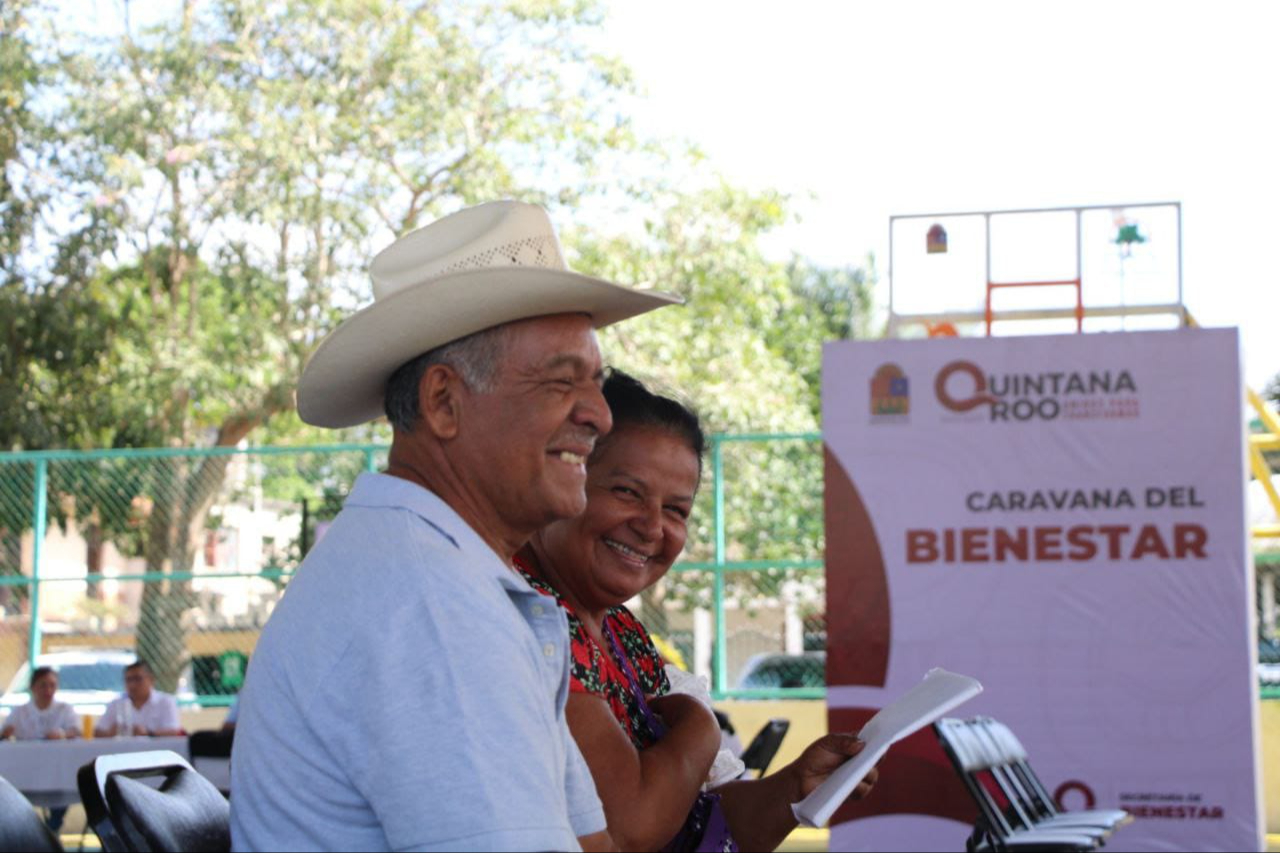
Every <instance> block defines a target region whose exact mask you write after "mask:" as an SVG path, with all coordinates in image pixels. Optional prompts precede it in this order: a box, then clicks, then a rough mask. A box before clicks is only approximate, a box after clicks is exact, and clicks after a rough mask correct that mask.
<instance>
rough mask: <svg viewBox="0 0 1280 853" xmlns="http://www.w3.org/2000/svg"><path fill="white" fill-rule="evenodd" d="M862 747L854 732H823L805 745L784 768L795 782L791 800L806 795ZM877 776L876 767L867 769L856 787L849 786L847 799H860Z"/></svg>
mask: <svg viewBox="0 0 1280 853" xmlns="http://www.w3.org/2000/svg"><path fill="white" fill-rule="evenodd" d="M864 747H866V744H865V743H863V742H862V741H860V740H858V737H857V735H851V734H831V735H826V736H824V737H820V738H818V739H817V740H815V741H814V742H813V743H811V744H809V746H808V747H807V748H806V749H805V751H804V752H802V753H800V757H799V758H797V759H796V760H795V761H793V762H792V763H791V764H790V766H788V767H787V770H788V771H789V772H790V773H791V774H792V777H793V782H794V785H795V799H793V800H792V802H796V803H798V802H800V801H801V800H802V799H804V798H805V797H807V796H809V794H810V793H812V792H813V789H814V788H817V787H818V786H819V785H821V784H822V783H823V782H825V781H826V780H827V777H828V776H830V775H831V774H832V773H834V772H835V771H836V768H838V767H839V766H840V765H842V764H844V763H845V762H846V761H848V760H849V759H850V758H852V757H853V756H855V755H857V754H858V753H860V752H862V750H863V748H864ZM879 778H880V768H878V767H873V768H871V771H870V772H869V773H867V775H866V777H865V778H864V779H863V780H862V781H861V782H859V783H858V787H856V788H854V789H853V793H852V794H850V795H849V799H851V800H861V799H862V798H863V797H865V796H867V794H869V793H871V789H872V788H873V787H875V784H876V780H877V779H879Z"/></svg>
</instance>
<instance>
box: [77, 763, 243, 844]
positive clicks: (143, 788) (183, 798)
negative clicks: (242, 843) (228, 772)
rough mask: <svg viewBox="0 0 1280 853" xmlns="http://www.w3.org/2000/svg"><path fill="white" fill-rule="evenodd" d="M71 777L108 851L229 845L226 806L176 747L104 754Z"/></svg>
mask: <svg viewBox="0 0 1280 853" xmlns="http://www.w3.org/2000/svg"><path fill="white" fill-rule="evenodd" d="M144 779H151V780H152V781H159V783H160V784H159V786H158V787H156V786H153V785H149V784H147V782H145V781H143V780H144ZM76 783H77V785H78V786H79V788H80V799H81V801H82V802H83V803H84V810H85V816H86V818H87V819H88V821H89V825H90V826H92V827H93V831H94V832H96V833H97V835H98V839H99V840H100V841H101V842H102V849H103V850H105V851H108V853H116V851H119V853H161V851H164V853H170V851H173V853H176V851H191V853H223V851H228V850H230V849H231V806H230V805H229V804H228V803H227V801H226V800H225V799H224V798H223V796H222V794H221V793H219V792H218V789H217V788H216V787H214V785H213V783H211V782H210V781H209V780H208V779H205V778H204V777H203V776H201V775H200V774H199V773H197V772H196V771H195V770H193V769H192V768H191V765H190V764H188V763H187V762H186V760H184V759H183V758H182V756H180V755H178V754H177V753H176V752H169V751H167V750H165V751H156V752H134V753H125V754H123V755H104V756H101V757H99V758H97V759H94V761H93V762H91V763H89V764H86V765H84V766H83V767H81V768H80V772H79V773H77V774H76Z"/></svg>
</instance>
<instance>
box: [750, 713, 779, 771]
mask: <svg viewBox="0 0 1280 853" xmlns="http://www.w3.org/2000/svg"><path fill="white" fill-rule="evenodd" d="M789 728H791V721H790V720H785V719H782V718H781V717H775V718H774V719H772V720H770V721H769V722H767V723H765V725H764V728H762V729H761V730H760V731H759V733H758V734H757V735H756V736H755V737H754V738H752V739H751V743H750V744H748V745H747V748H746V749H744V750H743V751H742V755H741V758H742V763H743V764H745V765H747V769H748V770H754V771H756V772H757V773H758V774H759V775H761V776H763V775H764V772H765V770H767V769H768V768H769V762H771V761H773V757H774V756H775V755H777V754H778V748H779V747H780V746H782V739H783V738H785V737H786V736H787V730H788V729H789Z"/></svg>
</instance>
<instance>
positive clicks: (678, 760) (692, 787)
mask: <svg viewBox="0 0 1280 853" xmlns="http://www.w3.org/2000/svg"><path fill="white" fill-rule="evenodd" d="M603 390H604V398H605V400H606V402H608V404H609V408H610V410H611V412H612V417H613V431H612V432H611V433H610V434H609V435H608V436H607V437H605V438H604V439H602V440H601V441H600V443H599V444H598V445H597V447H596V449H595V452H594V453H592V454H591V456H590V459H589V460H588V463H587V471H586V477H587V488H586V493H587V507H586V510H585V511H584V512H583V513H582V514H581V515H578V516H576V517H574V518H570V519H567V520H564V521H558V522H555V523H553V524H550V525H548V526H547V527H544V528H543V529H542V530H540V531H538V532H537V533H536V534H534V536H533V538H532V539H531V540H530V543H529V545H528V547H526V548H525V549H524V550H522V551H521V552H520V554H519V555H518V557H517V560H516V563H517V566H518V567H519V568H520V569H521V570H522V571H523V572H524V574H525V576H526V578H527V579H528V580H529V582H530V583H531V584H532V585H533V586H534V587H535V588H536V589H538V590H540V591H541V592H543V593H545V594H546V595H549V596H553V597H555V599H556V601H557V602H558V603H559V604H560V606H561V607H562V608H563V609H564V610H565V611H566V613H567V615H568V619H569V632H570V638H571V650H572V661H571V682H570V691H571V693H570V697H569V701H568V706H567V708H566V717H567V718H568V721H569V729H570V731H571V732H572V734H573V737H574V739H575V740H576V741H577V743H578V746H579V748H580V749H581V751H582V755H583V757H584V758H585V759H586V761H587V765H588V767H590V769H591V773H592V776H593V777H594V780H595V783H596V789H597V792H598V793H599V795H600V799H601V802H602V803H603V804H604V809H605V816H606V817H607V819H608V823H609V833H610V835H611V836H612V837H613V840H614V842H615V843H616V844H617V845H618V846H619V847H620V848H621V849H623V850H658V849H666V850H733V849H737V846H736V845H737V844H738V843H741V845H742V846H743V847H744V848H745V849H750V850H771V849H773V848H774V847H776V846H777V845H778V844H779V843H780V842H781V841H782V839H783V838H784V837H785V836H786V834H787V833H788V832H789V831H790V830H791V829H792V828H794V827H795V817H794V815H793V814H792V812H791V809H790V807H789V806H790V804H791V803H793V802H796V801H798V800H800V799H801V798H802V797H803V796H804V795H805V794H806V793H808V792H809V791H810V790H812V789H813V788H814V787H816V786H817V784H818V783H819V782H821V781H822V780H823V779H825V778H826V777H827V776H828V775H830V773H831V772H832V771H833V770H834V769H835V768H836V767H838V766H839V765H840V764H841V763H843V762H844V760H845V759H846V758H847V757H848V756H850V755H854V754H856V753H857V752H859V751H860V750H861V748H862V744H861V743H860V742H859V741H857V740H856V739H855V738H854V737H853V736H851V735H828V736H827V737H825V738H822V739H820V740H819V741H816V742H815V743H814V744H812V745H810V746H809V748H808V749H807V750H805V752H804V753H803V754H802V756H801V757H800V759H799V760H797V761H796V762H794V763H793V764H791V765H789V766H788V767H787V768H785V769H784V770H782V771H781V772H779V773H777V774H775V775H773V776H770V777H768V778H766V779H761V780H749V781H744V780H736V779H735V778H734V777H735V776H736V774H737V773H738V772H740V771H741V764H738V765H737V768H736V769H731V770H729V771H728V772H727V773H725V772H722V771H720V770H719V769H718V768H720V767H723V766H726V765H731V764H732V763H733V762H732V760H730V761H727V762H726V761H717V757H718V753H719V751H720V730H719V725H718V724H717V723H716V721H715V718H714V717H713V716H712V714H711V709H710V707H709V706H708V705H704V704H702V701H701V700H699V699H698V698H696V697H694V696H692V695H689V694H686V693H682V692H679V691H678V690H673V688H672V684H671V681H670V679H669V678H668V675H667V671H666V668H665V666H664V661H663V660H662V657H661V655H659V654H658V651H657V649H656V648H654V645H653V641H652V639H651V638H650V637H649V634H648V632H647V631H646V630H645V627H644V625H643V624H641V623H640V621H639V620H638V619H636V617H635V616H634V615H632V613H631V612H630V611H629V610H628V609H627V608H626V606H625V605H624V603H623V602H625V601H627V600H628V599H630V598H633V597H634V596H636V595H639V594H640V593H641V592H642V591H644V590H645V589H648V588H649V587H651V586H653V585H654V584H655V583H657V582H658V581H659V580H661V579H662V577H663V575H665V574H666V573H667V571H668V570H669V569H670V568H671V565H672V563H673V562H674V561H675V560H676V558H677V557H679V556H680V553H681V551H683V550H684V545H685V539H686V537H687V535H688V529H687V525H688V520H689V514H690V512H691V511H692V509H693V504H694V498H695V497H696V495H697V491H698V485H699V482H700V480H701V476H702V453H703V449H704V445H705V439H704V436H703V432H702V428H701V426H700V425H699V423H698V417H697V415H695V414H694V413H693V412H692V411H690V410H689V409H688V408H686V407H685V406H683V405H681V404H680V403H678V402H676V401H675V400H671V399H668V398H664V397H660V396H657V395H655V394H653V393H651V392H650V391H648V390H647V389H646V388H645V387H644V386H643V385H641V384H640V383H639V382H637V381H636V380H634V379H632V378H631V377H629V376H627V375H626V374H623V373H621V372H618V371H614V372H613V373H612V374H611V375H610V376H609V378H608V379H607V380H606V381H605V383H604V389H603ZM713 766H714V767H715V768H717V769H715V770H713ZM869 778H870V779H871V780H872V782H873V781H874V777H869ZM870 786H871V784H870V783H864V786H863V788H862V789H860V790H859V791H858V792H857V795H858V796H862V795H865V794H866V793H867V791H868V790H869V789H870ZM710 788H714V790H704V789H710ZM664 845H665V846H664Z"/></svg>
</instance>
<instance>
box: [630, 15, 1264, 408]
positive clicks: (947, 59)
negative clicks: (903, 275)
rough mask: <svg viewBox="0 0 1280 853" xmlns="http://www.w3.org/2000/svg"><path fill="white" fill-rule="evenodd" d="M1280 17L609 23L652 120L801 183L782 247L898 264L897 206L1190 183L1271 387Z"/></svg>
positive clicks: (1188, 242)
mask: <svg viewBox="0 0 1280 853" xmlns="http://www.w3.org/2000/svg"><path fill="white" fill-rule="evenodd" d="M1277 24H1280V5H1277V4H1275V3H1261V2H1259V3H1239V2H1215V3H1211V4H1210V3H1196V4H1178V3H1173V2H1165V3H1159V4H1156V3H1139V2H1126V3H1116V2H1107V3H1101V2H1080V0H1074V2H1071V3H1066V2H1059V3H1053V4H1049V3H1028V2H964V3H956V2H941V3H923V2H903V0H891V1H890V0H860V1H859V2H856V3H852V2H850V3H831V2H819V0H786V2H771V3H763V2H745V0H733V2H729V0H644V2H636V1H635V0H611V16H610V20H609V23H608V25H607V27H608V44H609V45H610V46H611V47H612V49H613V50H614V51H616V52H617V53H619V54H620V55H621V56H622V57H623V58H624V59H625V60H627V61H628V63H629V64H630V65H631V66H632V68H633V69H634V70H635V72H636V75H637V78H638V80H639V82H640V84H641V85H642V86H643V87H644V88H645V90H646V93H647V97H646V101H645V104H644V108H643V114H642V115H643V121H644V123H645V125H646V126H647V127H648V128H649V129H651V130H653V131H655V132H658V133H661V134H663V135H677V136H682V137H686V138H688V139H690V140H693V141H694V142H697V143H698V144H699V145H701V146H702V148H703V149H704V150H705V151H706V152H707V153H708V154H709V155H710V160H711V166H712V167H713V168H716V169H719V170H720V171H722V172H723V173H724V174H726V175H727V176H728V177H729V178H731V179H732V180H734V181H735V182H738V183H743V184H746V185H749V186H773V187H777V188H779V189H783V190H786V191H788V192H791V193H794V194H795V195H796V198H797V201H798V202H799V204H798V209H799V211H800V213H801V216H802V221H801V222H800V223H799V224H797V225H795V226H793V227H790V228H788V229H787V230H786V232H785V233H784V234H782V235H780V239H779V240H778V242H777V244H776V246H775V248H776V249H777V250H778V251H780V252H790V251H792V250H795V251H799V252H801V253H803V254H806V255H809V256H811V257H813V258H815V259H816V260H818V261H820V262H823V263H826V264H856V263H860V262H861V261H862V259H863V258H864V257H865V255H866V253H867V252H868V251H874V252H875V253H876V255H877V258H878V259H879V261H880V263H879V265H880V268H881V273H882V275H883V273H884V268H885V266H886V264H885V259H886V258H887V246H886V243H887V234H888V217H889V216H890V214H905V213H929V212H934V211H950V210H988V209H1004V208H1027V207H1059V206H1070V205H1093V204H1101V205H1111V204H1115V203H1124V202H1128V203H1134V202H1146V201H1181V202H1182V204H1183V259H1184V287H1185V291H1184V294H1185V301H1186V304H1187V305H1188V307H1189V308H1190V309H1191V311H1192V313H1193V314H1195V315H1196V316H1197V318H1198V319H1199V320H1200V322H1201V323H1202V324H1204V325H1210V326H1217V325H1238V326H1239V327H1240V328H1241V330H1242V336H1243V339H1244V346H1245V374H1246V380H1247V381H1248V382H1249V383H1250V384H1251V385H1252V386H1253V387H1255V388H1256V389H1259V390H1260V389H1261V387H1262V386H1263V385H1264V384H1265V383H1266V382H1267V380H1269V379H1270V378H1271V377H1272V376H1274V375H1276V374H1277V373H1280V328H1278V326H1280V258H1278V257H1277V249H1278V248H1280V130H1278V129H1277V122H1276V118H1277V116H1276V113H1277V108H1276V104H1277V103H1280V96H1278V95H1277V84H1280V50H1278V49H1277V48H1276V42H1275V34H1276V33H1277V32H1280V27H1278V26H1277ZM1085 287H1086V289H1087V288H1088V282H1087V281H1086V283H1085ZM881 298H882V299H883V300H885V301H887V293H886V294H881ZM978 299H979V300H980V299H981V295H980V294H979V296H978Z"/></svg>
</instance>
